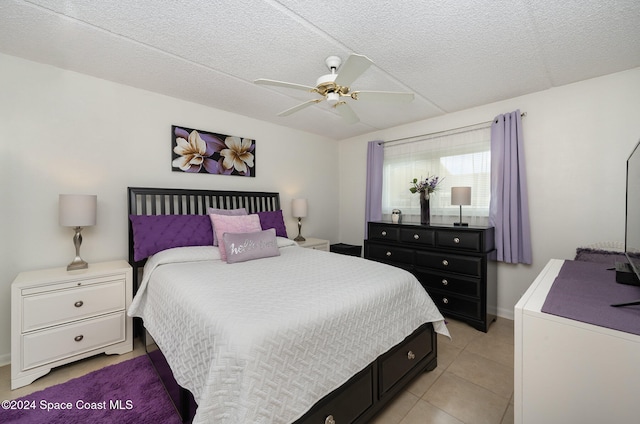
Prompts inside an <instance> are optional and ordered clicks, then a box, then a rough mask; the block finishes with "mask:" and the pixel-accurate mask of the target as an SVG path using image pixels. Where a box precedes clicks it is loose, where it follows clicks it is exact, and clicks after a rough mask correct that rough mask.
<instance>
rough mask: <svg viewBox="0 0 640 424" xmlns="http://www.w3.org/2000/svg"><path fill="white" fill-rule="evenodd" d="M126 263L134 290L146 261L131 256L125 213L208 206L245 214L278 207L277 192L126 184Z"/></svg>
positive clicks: (202, 210)
mask: <svg viewBox="0 0 640 424" xmlns="http://www.w3.org/2000/svg"><path fill="white" fill-rule="evenodd" d="M127 197H128V209H127V211H128V214H127V222H128V225H129V263H130V264H131V266H132V267H133V280H134V290H137V287H138V284H137V283H138V281H139V276H138V274H139V270H140V268H141V267H143V266H144V264H145V262H146V260H142V261H138V262H136V261H134V259H133V229H132V226H131V221H130V220H129V219H128V218H129V215H206V214H207V209H208V208H210V207H211V208H216V209H237V208H245V209H246V210H247V212H248V213H256V212H266V211H276V210H278V209H280V194H279V193H271V192H259V191H225V190H190V189H181V188H149V187H128V189H127Z"/></svg>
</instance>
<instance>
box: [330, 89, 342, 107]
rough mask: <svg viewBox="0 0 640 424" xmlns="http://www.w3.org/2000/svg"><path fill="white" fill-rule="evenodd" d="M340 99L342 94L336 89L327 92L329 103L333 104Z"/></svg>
mask: <svg viewBox="0 0 640 424" xmlns="http://www.w3.org/2000/svg"><path fill="white" fill-rule="evenodd" d="M338 101H340V94H338V93H336V92H335V91H332V92H330V93H327V103H329V105H331V106H333V105H335V104H336V103H338Z"/></svg>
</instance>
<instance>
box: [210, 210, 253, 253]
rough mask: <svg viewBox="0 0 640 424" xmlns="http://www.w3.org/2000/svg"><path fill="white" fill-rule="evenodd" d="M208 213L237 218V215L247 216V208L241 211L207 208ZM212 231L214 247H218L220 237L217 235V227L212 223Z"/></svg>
mask: <svg viewBox="0 0 640 424" xmlns="http://www.w3.org/2000/svg"><path fill="white" fill-rule="evenodd" d="M207 213H208V214H209V215H227V216H236V215H246V214H247V210H246V209H245V208H240V209H216V208H207ZM211 229H212V230H213V245H214V246H217V245H218V236H217V235H216V227H215V225H214V224H213V221H211Z"/></svg>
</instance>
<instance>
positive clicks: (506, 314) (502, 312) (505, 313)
mask: <svg viewBox="0 0 640 424" xmlns="http://www.w3.org/2000/svg"><path fill="white" fill-rule="evenodd" d="M497 315H498V316H499V317H500V318H506V319H510V320H511V321H513V320H514V319H515V315H514V311H513V308H511V309H505V308H498V313H497Z"/></svg>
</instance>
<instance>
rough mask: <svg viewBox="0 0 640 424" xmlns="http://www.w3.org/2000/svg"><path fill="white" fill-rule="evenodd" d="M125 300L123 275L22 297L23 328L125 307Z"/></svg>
mask: <svg viewBox="0 0 640 424" xmlns="http://www.w3.org/2000/svg"><path fill="white" fill-rule="evenodd" d="M125 300H126V297H125V280H124V278H123V279H119V280H113V281H109V282H105V283H101V284H95V285H87V286H74V287H73V288H68V289H65V290H60V291H48V292H43V293H40V294H36V295H31V296H25V297H23V299H22V331H23V332H27V331H32V330H37V329H40V328H45V327H50V326H53V325H57V324H62V323H65V322H69V321H72V320H77V319H82V318H88V317H91V316H95V315H101V314H105V313H109V312H115V311H120V310H124V308H125Z"/></svg>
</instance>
